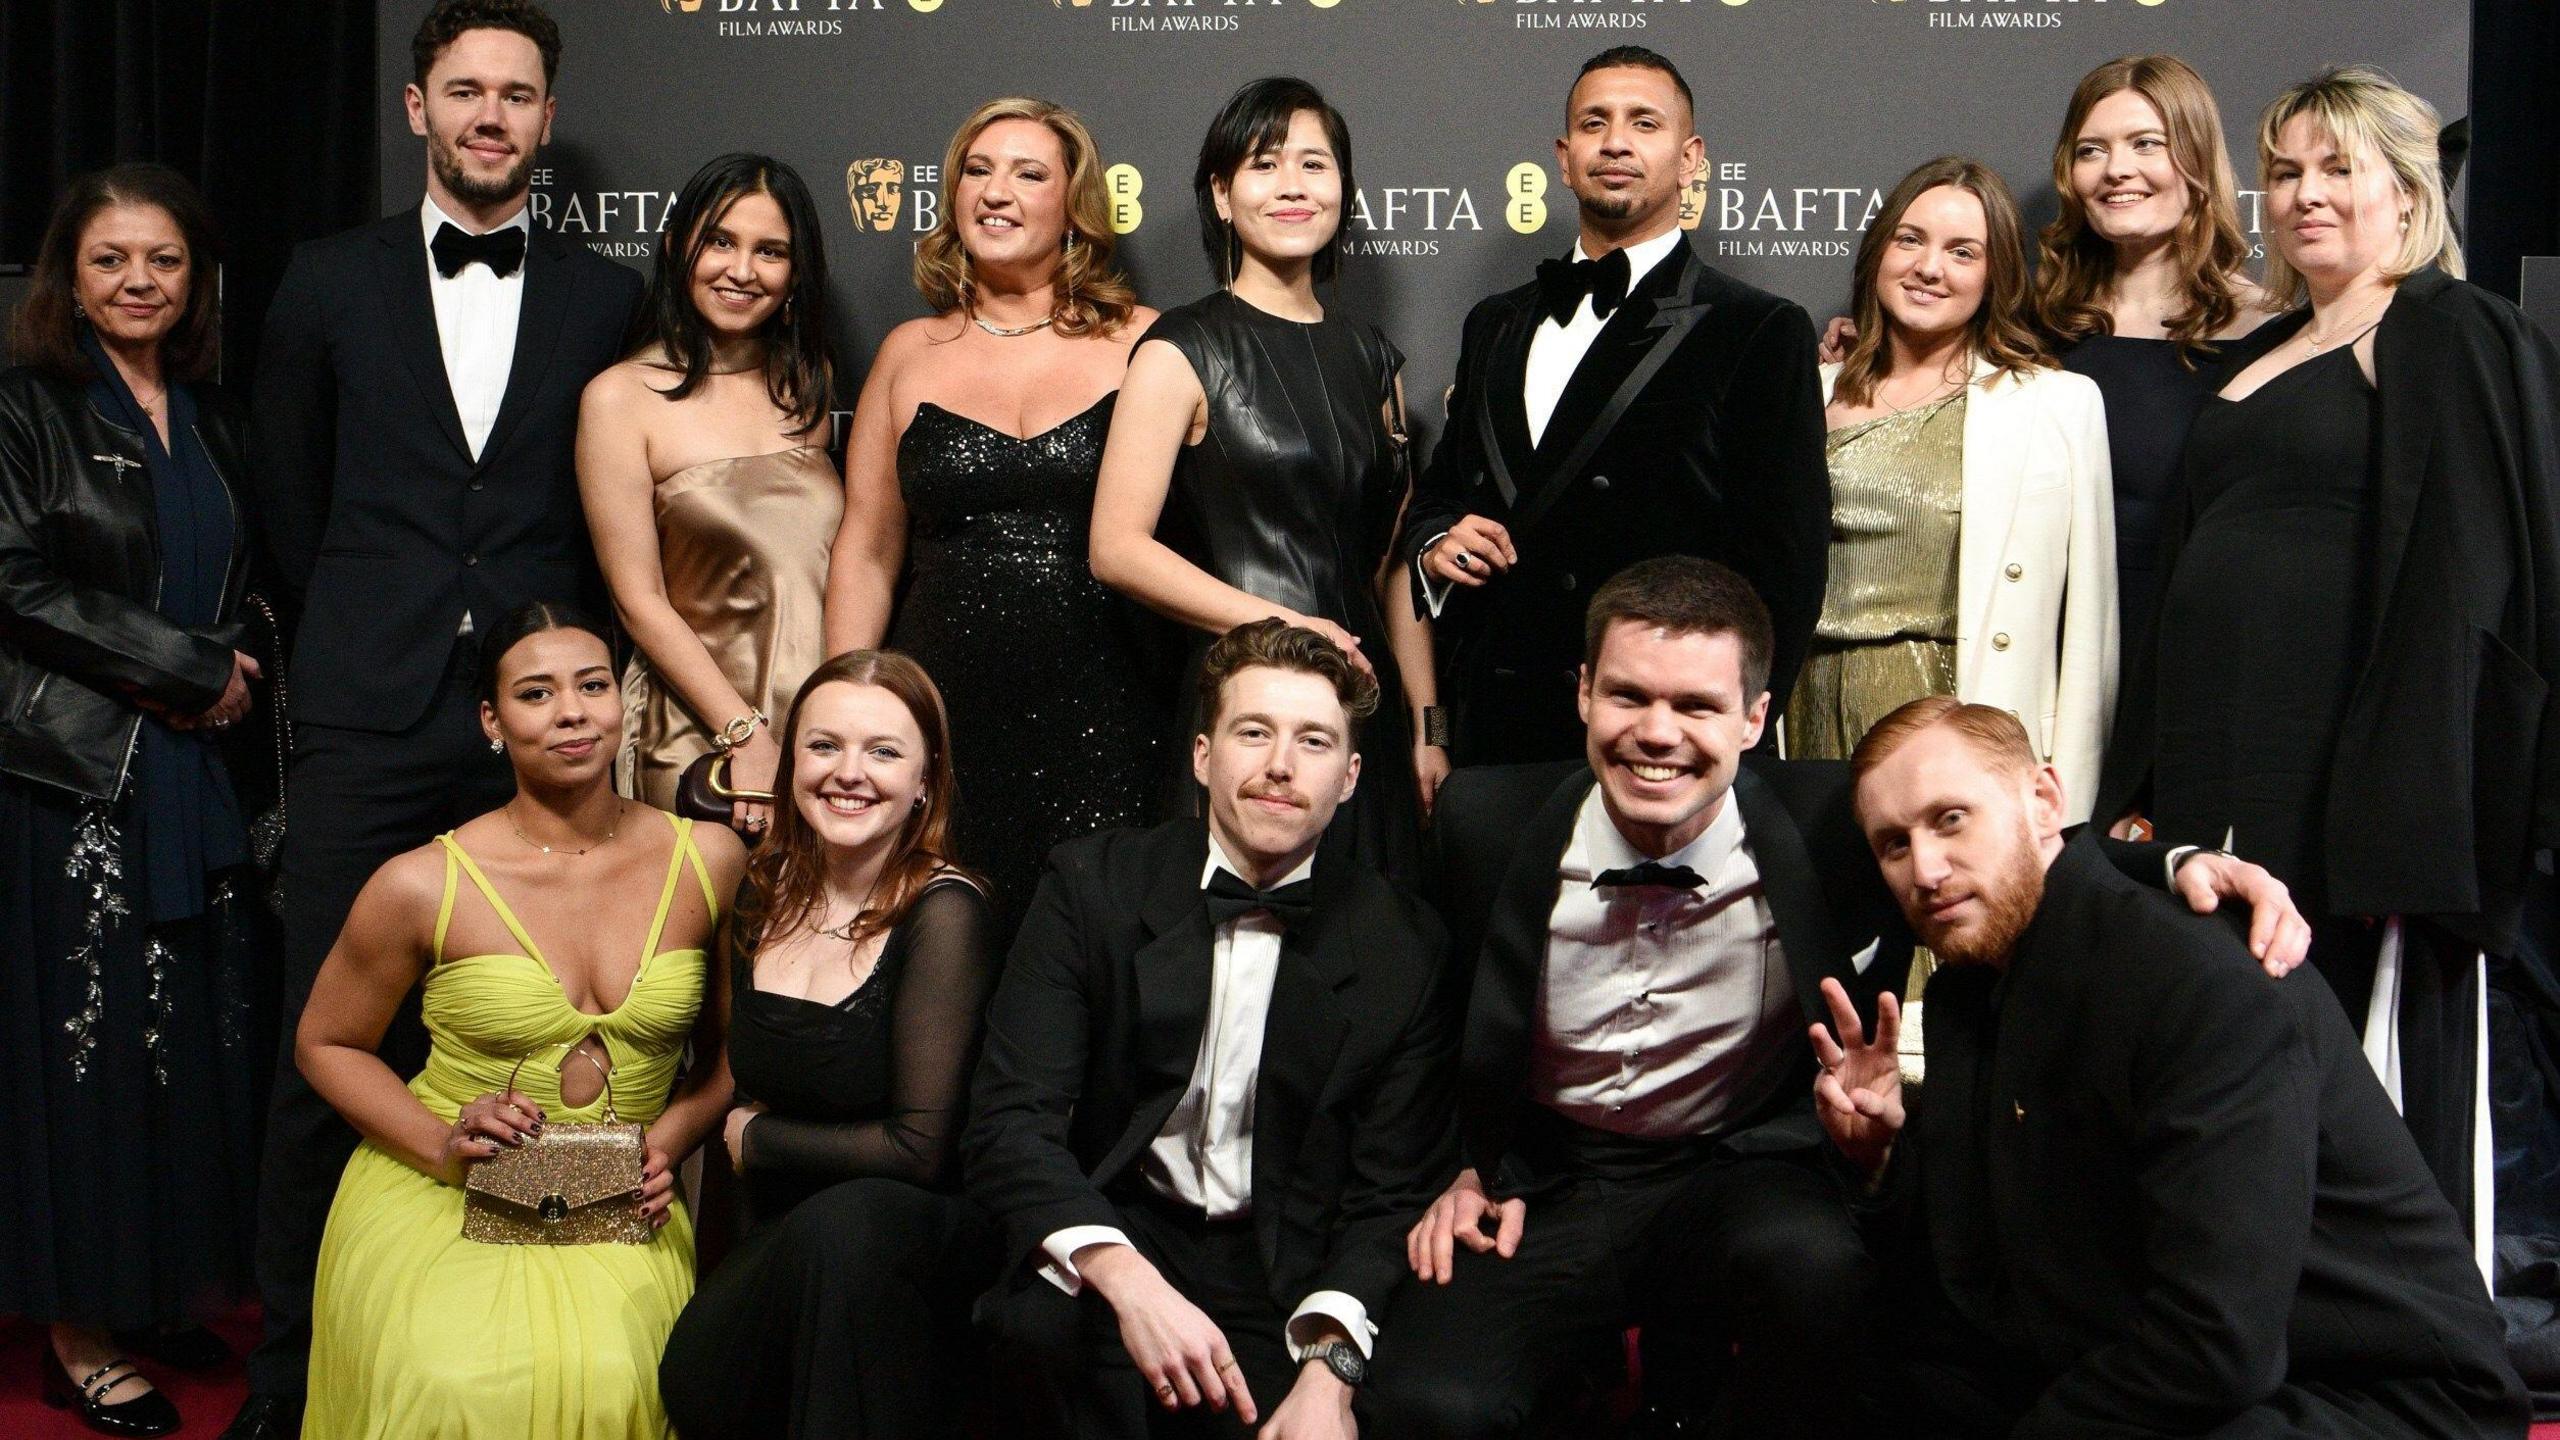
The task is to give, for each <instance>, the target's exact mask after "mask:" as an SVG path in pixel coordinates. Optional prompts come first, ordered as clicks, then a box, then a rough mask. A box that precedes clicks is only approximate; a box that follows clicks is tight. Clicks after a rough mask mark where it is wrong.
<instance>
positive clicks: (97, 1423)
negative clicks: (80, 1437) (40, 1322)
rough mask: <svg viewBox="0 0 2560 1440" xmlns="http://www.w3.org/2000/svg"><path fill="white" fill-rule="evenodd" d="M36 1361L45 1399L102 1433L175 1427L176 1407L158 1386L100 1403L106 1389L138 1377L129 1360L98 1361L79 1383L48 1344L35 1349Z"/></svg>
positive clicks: (137, 1432) (152, 1431)
mask: <svg viewBox="0 0 2560 1440" xmlns="http://www.w3.org/2000/svg"><path fill="white" fill-rule="evenodd" d="M36 1363H37V1365H38V1366H40V1367H41V1368H42V1369H43V1371H44V1403H46V1404H47V1405H50V1406H52V1407H53V1408H54V1409H56V1410H74V1411H77V1412H79V1415H80V1422H81V1423H82V1424H84V1425H86V1426H88V1427H89V1428H90V1429H92V1430H95V1431H97V1432H98V1433H99V1434H101V1435H167V1434H171V1433H173V1432H175V1431H176V1430H177V1428H178V1407H177V1406H175V1405H172V1404H170V1403H169V1397H168V1396H166V1395H163V1394H161V1393H160V1392H159V1391H157V1390H149V1391H145V1392H144V1393H142V1394H140V1395H136V1396H134V1397H133V1398H132V1399H130V1400H123V1401H119V1402H117V1403H115V1404H113V1405H108V1404H104V1403H102V1402H103V1401H104V1400H105V1399H106V1396H107V1392H108V1391H110V1390H113V1389H116V1388H117V1387H118V1386H121V1385H123V1384H124V1382H126V1381H127V1380H134V1379H139V1378H141V1375H142V1372H141V1371H139V1370H136V1369H134V1368H133V1365H132V1363H131V1362H129V1361H124V1360H117V1361H113V1362H111V1363H109V1364H105V1365H101V1366H99V1367H98V1368H97V1369H95V1370H92V1371H90V1372H89V1373H88V1375H87V1376H85V1377H83V1378H82V1379H81V1380H80V1382H79V1383H78V1384H74V1383H72V1380H71V1377H70V1376H69V1375H68V1374H66V1373H64V1371H63V1369H62V1362H61V1361H59V1360H56V1359H54V1358H53V1348H52V1347H51V1346H44V1347H40V1348H39V1349H38V1350H37V1351H36Z"/></svg>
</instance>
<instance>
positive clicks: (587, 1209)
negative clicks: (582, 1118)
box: [462, 1045, 651, 1245]
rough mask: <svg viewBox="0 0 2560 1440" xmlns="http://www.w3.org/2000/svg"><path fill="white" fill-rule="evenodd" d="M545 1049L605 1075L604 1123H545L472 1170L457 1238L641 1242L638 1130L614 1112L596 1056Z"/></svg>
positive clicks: (645, 1222) (645, 1221) (644, 1236)
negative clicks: (577, 1057)
mask: <svg viewBox="0 0 2560 1440" xmlns="http://www.w3.org/2000/svg"><path fill="white" fill-rule="evenodd" d="M547 1048H548V1049H553V1050H568V1051H569V1052H570V1053H571V1054H573V1055H583V1056H585V1057H586V1061H587V1063H588V1064H590V1065H594V1066H595V1067H596V1073H597V1074H599V1075H602V1076H604V1120H603V1122H602V1123H600V1124H552V1125H546V1126H544V1127H543V1129H542V1133H541V1134H539V1135H537V1136H535V1137H533V1139H531V1140H529V1141H527V1142H526V1143H524V1144H523V1145H521V1146H509V1147H505V1148H502V1149H500V1150H499V1152H498V1153H497V1154H496V1155H494V1156H492V1157H491V1158H489V1159H486V1160H483V1161H481V1162H480V1163H478V1164H476V1165H474V1166H472V1167H471V1173H470V1175H469V1176H468V1178H466V1179H465V1180H464V1181H463V1185H462V1192H463V1193H462V1238H463V1239H465V1240H477V1241H479V1242H480V1243H481V1244H483V1245H600V1244H616V1245H646V1244H647V1243H649V1236H650V1233H651V1232H650V1229H649V1217H647V1216H646V1215H643V1214H641V1213H640V1172H641V1170H642V1168H643V1167H644V1165H645V1164H646V1160H647V1155H646V1151H645V1149H644V1147H643V1145H642V1143H641V1135H640V1127H639V1126H637V1125H625V1124H623V1123H622V1120H621V1118H620V1117H619V1116H617V1115H616V1114H615V1113H614V1108H613V1076H612V1074H611V1073H609V1072H608V1071H606V1069H605V1068H604V1066H603V1065H602V1064H600V1063H598V1062H597V1060H596V1057H595V1056H593V1055H590V1054H588V1053H587V1052H586V1051H584V1050H579V1049H576V1048H575V1047H572V1046H565V1045H554V1046H550V1047H547ZM541 1053H544V1052H543V1051H535V1052H533V1054H541ZM531 1058H532V1056H531V1055H528V1056H526V1057H525V1059H531ZM523 1069H524V1060H523V1059H520V1060H518V1061H516V1068H515V1069H514V1070H510V1071H508V1072H507V1090H508V1092H510V1093H511V1092H513V1091H514V1089H515V1088H516V1076H517V1074H518V1073H520V1072H521V1071H522V1070H523Z"/></svg>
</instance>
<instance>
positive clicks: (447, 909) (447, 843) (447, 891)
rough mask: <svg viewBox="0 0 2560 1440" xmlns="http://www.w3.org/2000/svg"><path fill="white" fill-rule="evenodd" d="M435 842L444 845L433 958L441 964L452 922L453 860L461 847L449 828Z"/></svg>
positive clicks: (460, 851)
mask: <svg viewBox="0 0 2560 1440" xmlns="http://www.w3.org/2000/svg"><path fill="white" fill-rule="evenodd" d="M436 843H437V844H439V845H442V846H443V847H444V900H443V902H442V903H440V904H438V905H437V906H436V948H435V960H434V963H435V964H438V965H441V964H443V963H444V932H445V930H446V929H447V927H449V926H451V925H452V924H453V886H454V879H455V870H456V868H457V867H456V866H455V865H454V863H453V862H454V858H455V857H456V856H458V855H460V854H461V853H462V847H461V846H459V845H457V844H455V843H454V840H453V832H452V831H450V830H448V831H446V832H445V833H443V834H442V835H439V836H437V837H436Z"/></svg>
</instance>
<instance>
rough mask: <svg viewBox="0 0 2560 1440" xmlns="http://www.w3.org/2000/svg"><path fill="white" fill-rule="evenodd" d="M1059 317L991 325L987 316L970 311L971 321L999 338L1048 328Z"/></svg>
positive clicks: (1013, 336) (1006, 338)
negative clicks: (1015, 323) (987, 320)
mask: <svg viewBox="0 0 2560 1440" xmlns="http://www.w3.org/2000/svg"><path fill="white" fill-rule="evenodd" d="M1057 318H1058V317H1057V316H1055V315H1043V316H1041V317H1040V318H1039V319H1037V320H1034V321H1032V322H1031V323H1030V324H1028V325H990V324H988V323H987V322H986V318H985V317H984V316H982V315H980V314H979V313H978V312H977V311H975V310H972V311H970V312H969V323H971V324H973V325H975V326H977V327H978V328H979V329H981V330H984V331H986V332H987V333H988V334H990V335H993V336H995V337H996V338H997V339H999V340H1011V339H1015V338H1017V337H1019V336H1023V335H1028V334H1030V333H1031V332H1032V331H1034V330H1046V329H1048V328H1049V322H1050V321H1052V320H1055V319H1057Z"/></svg>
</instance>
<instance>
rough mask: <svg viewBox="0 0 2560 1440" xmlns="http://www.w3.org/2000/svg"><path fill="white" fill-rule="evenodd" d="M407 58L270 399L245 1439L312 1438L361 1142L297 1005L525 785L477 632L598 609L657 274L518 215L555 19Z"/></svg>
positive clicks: (259, 380) (281, 354)
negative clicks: (271, 654) (308, 1410)
mask: <svg viewBox="0 0 2560 1440" xmlns="http://www.w3.org/2000/svg"><path fill="white" fill-rule="evenodd" d="M411 53H412V55H413V57H414V60H415V64H416V78H415V80H414V81H413V82H412V83H411V84H410V85H409V86H408V87H407V89H406V97H405V98H406V102H407V105H408V111H409V128H410V129H411V130H412V131H414V132H416V133H417V134H418V135H420V136H422V137H423V138H424V139H425V141H426V162H427V163H426V195H425V197H424V199H423V201H422V202H421V203H420V204H418V205H415V206H412V207H409V208H406V209H403V210H400V211H398V212H397V213H395V214H392V215H390V216H388V217H386V218H385V219H382V220H379V221H376V222H374V223H372V224H369V225H365V226H362V227H359V228H358V229H355V230H351V231H348V232H346V233H344V234H341V235H336V236H332V237H330V238H328V239H325V240H318V241H314V242H311V243H309V244H305V245H303V246H301V247H300V248H299V249H297V250H296V251H295V252H294V256H293V260H292V262H291V264H290V265H289V266H288V267H287V269H286V271H285V275H284V280H283V283H282V285H281V287H280V288H279V289H278V290H277V292H276V298H275V304H274V306H273V308H271V309H270V310H269V311H268V312H267V324H266V335H265V340H264V343H263V344H262V345H261V347H260V351H259V356H258V368H257V375H256V380H255V387H254V391H253V403H254V413H255V422H256V445H257V464H256V465H255V466H254V467H252V472H251V473H252V478H253V480H254V482H255V484H256V486H257V490H258V500H259V511H260V515H259V519H260V522H261V526H262V529H263V535H264V540H265V544H266V547H267V551H268V554H269V557H270V559H271V560H272V562H273V572H274V574H275V576H276V577H277V579H278V581H279V582H280V583H281V585H282V588H283V589H284V591H285V593H286V597H287V598H288V600H289V601H290V602H292V607H293V608H294V609H296V610H298V611H299V612H300V616H301V619H300V624H299V626H298V629H297V632H296V635H295V640H294V643H293V646H292V648H291V654H292V657H293V672H292V686H291V702H290V718H291V719H292V721H293V724H294V727H295V739H294V755H293V764H292V771H291V774H290V776H289V777H288V780H287V789H288V791H289V793H290V794H291V796H292V825H291V829H290V832H289V834H288V836H287V838H286V842H285V852H284V903H285V915H284V924H285V958H284V1017H283V1035H284V1043H285V1054H284V1056H283V1058H282V1061H281V1063H279V1064H278V1066H277V1067H276V1081H275V1087H276V1088H275V1095H274V1099H273V1103H272V1105H271V1108H270V1113H269V1117H268V1122H267V1141H266V1154H265V1157H264V1172H263V1176H262V1180H261V1185H260V1195H259V1214H258V1225H259V1236H258V1289H259V1293H260V1295H261V1297H262V1299H263V1300H264V1302H265V1307H266V1334H265V1338H264V1340H263V1341H262V1343H261V1344H260V1345H259V1347H258V1349H257V1350H256V1352H255V1353H253V1354H252V1355H251V1356H250V1358H249V1387H250V1397H249V1400H248V1403H247V1404H246V1405H244V1406H243V1407H242V1408H241V1411H240V1413H239V1416H238V1418H237V1419H236V1420H235V1421H234V1422H233V1424H232V1426H231V1428H230V1429H229V1430H228V1431H226V1432H225V1434H226V1436H227V1437H229V1440H281V1437H290V1436H292V1435H294V1434H296V1433H297V1432H298V1431H299V1429H300V1417H301V1412H302V1395H303V1392H304V1379H303V1369H304V1362H305V1360H306V1359H307V1357H308V1353H309V1349H310V1316H311V1283H312V1266H313V1264H314V1262H315V1260H316V1258H317V1255H318V1251H319V1246H320V1231H321V1226H322V1223H323V1221H324V1220H325V1219H326V1217H327V1213H328V1208H329V1202H330V1199H331V1197H332V1196H333V1195H334V1194H335V1193H336V1190H337V1185H338V1174H339V1172H340V1171H341V1170H343V1169H344V1168H345V1166H346V1161H347V1156H348V1155H349V1154H350V1153H351V1152H352V1151H353V1149H354V1147H355V1142H356V1136H355V1132H354V1131H352V1130H350V1129H348V1128H347V1126H346V1124H345V1122H344V1121H342V1120H340V1119H339V1118H338V1116H337V1114H336V1113H335V1112H334V1111H332V1110H331V1109H330V1108H329V1106H328V1104H327V1103H326V1102H325V1101H323V1100H321V1099H320V1098H319V1096H317V1095H316V1094H314V1093H313V1092H312V1090H311V1087H310V1086H309V1085H308V1084H306V1083H304V1081H303V1078H302V1075H301V1073H300V1072H299V1071H298V1070H296V1069H295V1068H294V1064H293V1056H292V1053H291V1047H292V1042H293V1034H294V1029H295V1025H296V1023H297V1021H298V1020H299V1018H300V1015H301V1011H302V1004H303V999H304V997H305V996H306V995H308V994H309V993H310V989H311V982H312V979H313V977H314V976H315V975H316V974H318V972H319V968H320V961H321V959H322V958H323V957H324V956H326V955H327V954H328V951H329V947H330V945H331V944H332V943H333V942H334V941H335V940H336V939H337V936H338V930H339V927H340V926H341V925H342V924H343V923H344V922H345V920H346V915H347V910H348V908H349V907H350V906H351V905H352V904H353V903H354V901H355V896H356V892H357V890H358V889H360V888H361V887H362V886H363V884H364V881H365V878H366V877H367V876H369V875H371V874H372V873H373V871H374V870H375V869H377V868H378V867H379V866H380V865H381V864H382V862H384V861H385V860H387V859H389V858H390V857H391V856H393V855H395V854H398V853H400V852H401V851H404V850H408V849H411V848H414V847H415V846H417V845H419V844H422V843H424V842H425V841H426V840H427V839H428V838H429V837H430V836H433V835H435V834H436V833H437V832H439V831H443V830H449V829H451V828H453V827H454V826H455V825H457V824H460V823H461V822H462V821H463V820H465V819H468V818H470V817H471V816H473V815H475V814H478V813H480V812H482V811H485V810H489V809H491V808H493V807H495V806H496V805H497V804H498V803H499V802H500V801H502V800H504V799H505V798H506V797H507V795H508V793H509V778H508V774H509V772H508V769H507V764H506V762H505V760H504V759H502V758H501V757H499V756H498V755H496V754H493V753H491V751H490V749H489V746H488V744H487V743H486V741H485V739H484V737H483V736H482V735H481V733H480V724H479V714H478V704H477V701H476V699H475V698H474V696H473V695H472V693H471V691H472V676H473V674H474V672H475V669H476V660H475V649H474V642H473V639H472V634H473V629H474V626H475V624H480V625H486V624H494V623H495V622H496V621H497V619H498V618H499V617H500V616H503V615H505V614H506V613H507V612H508V611H510V610H513V609H515V608H516V607H517V606H518V605H521V604H523V603H525V602H527V601H531V600H539V599H560V600H572V599H575V600H584V601H586V602H587V603H588V605H589V608H591V609H600V608H601V605H600V604H599V603H598V602H600V601H601V600H602V598H603V596H602V590H601V587H600V586H599V585H598V584H597V582H596V578H595V560H594V556H593V555H592V553H591V552H590V551H589V549H588V541H587V527H586V522H585V519H584V516H583V515H582V514H581V512H580V510H579V506H578V485H577V476H576V473H575V471H574V469H573V468H572V463H571V451H572V449H573V442H574V439H575V435H576V428H577V409H578V393H579V391H580V389H581V388H583V387H584V386H585V385H586V383H587V381H588V380H590V379H592V378H594V376H595V375H596V373H597V372H598V371H600V370H602V369H603V368H604V367H605V366H607V365H609V364H611V363H612V362H613V360H614V358H615V356H616V353H617V351H618V349H619V347H620V345H621V340H622V333H623V329H624V326H625V325H626V324H627V323H628V321H629V318H630V315H631V311H632V309H633V307H634V306H635V305H636V304H637V303H638V300H639V295H640V282H639V277H638V276H637V275H635V274H633V273H632V272H630V271H628V270H625V269H623V268H622V267H620V266H617V265H615V264H613V263H612V262H611V261H608V260H605V259H602V258H600V257H598V256H594V255H591V254H589V253H587V252H586V251H585V250H583V249H581V248H578V247H576V246H573V245H571V244H569V243H568V242H566V241H563V240H561V239H559V238H558V237H556V236H554V235H551V234H549V233H547V232H544V231H540V230H537V229H535V228H534V226H533V223H532V217H531V214H530V212H529V211H528V209H527V200H528V198H529V193H530V189H531V178H532V174H533V163H534V155H535V152H536V150H537V149H538V148H539V147H540V146H541V145H542V144H544V143H545V142H546V141H548V140H549V139H550V135H551V121H552V115H553V111H554V108H555V103H556V102H555V100H554V97H553V95H552V89H551V84H552V79H553V75H554V73H555V71H556V70H557V69H558V66H559V59H560V31H559V27H558V26H556V25H555V24H553V23H552V21H551V18H550V17H549V16H548V15H545V14H544V13H543V12H542V11H541V10H540V9H538V8H536V7H535V6H534V5H532V4H529V3H525V0H442V3H439V4H438V5H436V7H435V8H434V9H433V10H432V11H430V12H429V13H428V15H427V17H426V19H425V20H424V22H423V23H421V24H420V25H419V27H418V33H417V36H416V39H415V40H414V41H413V42H412V45H411ZM412 1014H414V1012H412ZM383 1043H384V1049H383V1057H384V1058H385V1059H386V1060H388V1061H390V1063H391V1064H392V1065H393V1067H394V1068H396V1069H400V1070H401V1071H403V1073H407V1072H408V1071H413V1070H415V1069H417V1068H418V1066H419V1065H421V1064H423V1063H424V1060H425V1055H426V1044H425V1033H424V1031H423V1030H422V1029H421V1028H420V1026H419V1025H418V1023H417V1022H416V1020H415V1019H414V1018H407V1017H404V1018H403V1019H402V1020H400V1021H398V1022H395V1023H394V1025H393V1027H392V1030H391V1033H390V1034H389V1035H388V1036H387V1037H386V1038H385V1040H384V1042H383Z"/></svg>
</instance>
